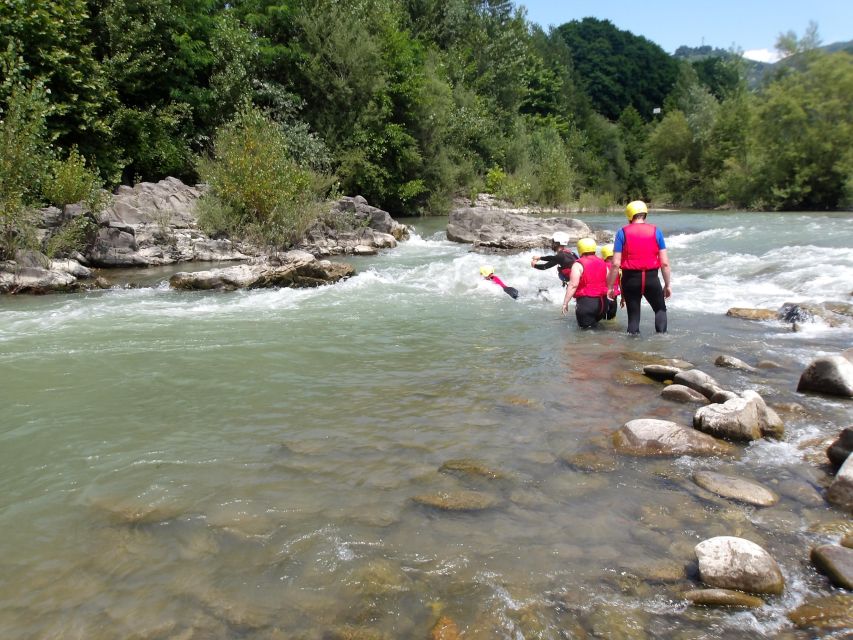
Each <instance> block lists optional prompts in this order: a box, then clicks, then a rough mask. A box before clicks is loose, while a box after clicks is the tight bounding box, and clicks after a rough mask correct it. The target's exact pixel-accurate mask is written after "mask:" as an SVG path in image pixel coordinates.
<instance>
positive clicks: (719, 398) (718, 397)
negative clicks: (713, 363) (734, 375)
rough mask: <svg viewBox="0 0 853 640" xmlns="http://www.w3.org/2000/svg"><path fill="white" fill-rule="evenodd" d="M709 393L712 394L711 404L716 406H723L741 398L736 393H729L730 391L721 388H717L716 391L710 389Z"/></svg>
mask: <svg viewBox="0 0 853 640" xmlns="http://www.w3.org/2000/svg"><path fill="white" fill-rule="evenodd" d="M708 391H709V392H710V393H711V402H714V403H716V404H723V403H724V402H726V401H727V400H731V399H733V398H739V397H740V396H739V395H738V394H736V393H735V392H734V391H729V390H728V389H721V388H719V387H717V388H716V389H709V390H708Z"/></svg>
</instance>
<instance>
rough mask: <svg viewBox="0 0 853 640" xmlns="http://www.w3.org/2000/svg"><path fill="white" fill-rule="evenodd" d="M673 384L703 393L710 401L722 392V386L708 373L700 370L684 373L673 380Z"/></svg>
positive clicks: (690, 370)
mask: <svg viewBox="0 0 853 640" xmlns="http://www.w3.org/2000/svg"><path fill="white" fill-rule="evenodd" d="M673 382H675V384H681V385H684V386H685V387H690V388H691V389H694V390H696V391H698V392H699V393H701V394H702V395H703V396H705V397H706V398H708V399H709V400H710V399H712V398H713V396H714V394H715V393H716V392H717V391H719V390H720V384H719V383H718V382H717V381H716V380H714V378H712V377H711V376H709V375H708V374H707V373H704V372H703V371H699V369H689V370H687V371H682V372H680V373H678V374H677V375H676V376H675V378H673Z"/></svg>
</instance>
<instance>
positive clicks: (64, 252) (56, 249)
mask: <svg viewBox="0 0 853 640" xmlns="http://www.w3.org/2000/svg"><path fill="white" fill-rule="evenodd" d="M97 233H98V223H97V222H95V220H94V219H93V218H92V217H91V216H89V215H80V216H76V217H74V218H72V219H71V220H70V221H68V222H66V223H65V224H64V225H62V227H60V228H59V230H57V231H56V233H54V234H53V235H52V236H51V237H50V238H49V239H48V241H47V244H46V248H45V253H46V254H47V255H48V256H49V257H51V258H64V257H67V256H69V255H71V254H72V253H74V252H75V251H83V250H84V249H86V247H88V246H89V245H90V244H91V243H92V241H93V240H94V238H95V235H96V234H97Z"/></svg>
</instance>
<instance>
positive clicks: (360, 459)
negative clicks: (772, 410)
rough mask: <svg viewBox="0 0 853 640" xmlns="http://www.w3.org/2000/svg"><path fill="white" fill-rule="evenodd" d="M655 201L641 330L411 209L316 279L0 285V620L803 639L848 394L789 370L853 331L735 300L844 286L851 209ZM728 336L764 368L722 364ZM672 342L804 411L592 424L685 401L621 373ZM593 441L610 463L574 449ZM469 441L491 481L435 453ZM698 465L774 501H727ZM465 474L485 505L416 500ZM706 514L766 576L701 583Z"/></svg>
mask: <svg viewBox="0 0 853 640" xmlns="http://www.w3.org/2000/svg"><path fill="white" fill-rule="evenodd" d="M584 220H585V221H586V222H588V223H589V224H590V225H592V226H593V227H595V228H604V229H612V230H615V229H616V228H617V227H618V226H619V225H620V224H621V223H622V218H621V216H617V215H607V216H604V215H602V216H586V217H584ZM653 221H654V222H655V223H658V224H659V225H660V226H661V228H663V229H664V232H665V234H666V237H667V242H668V246H669V249H670V257H671V261H672V264H673V291H674V294H673V298H672V299H671V301H670V304H669V309H670V311H669V318H670V319H669V328H670V331H669V333H668V334H667V335H665V336H656V335H655V334H654V332H653V326H652V314H651V313H650V310H649V308H648V306H644V310H643V321H642V326H641V330H642V332H643V335H642V336H641V337H640V338H638V339H636V338H629V337H628V336H627V335H626V334H625V333H624V330H625V316H624V311H623V312H620V315H619V316H618V318H617V320H616V321H614V322H612V323H606V326H603V327H602V328H600V329H597V330H593V331H581V330H579V329H578V328H577V327H576V326H575V323H574V318H573V311H572V315H571V316H570V317H569V318H568V319H566V318H561V317H560V313H559V305H560V300H561V297H562V290H561V289H560V287H559V282H558V280H557V278H556V274H555V273H553V272H542V271H535V270H533V269H531V268H530V267H529V260H530V256H531V255H533V253H534V252H532V251H531V252H526V253H522V254H518V255H491V256H483V255H478V254H476V253H473V252H471V251H470V247H467V246H464V245H458V244H454V243H451V242H448V241H447V240H446V239H445V238H444V233H443V230H444V225H445V224H446V219H425V220H412V221H407V222H409V223H411V224H412V225H413V226H414V229H415V233H414V235H413V237H412V239H411V240H409V241H407V242H404V243H401V244H400V246H399V247H398V248H396V249H394V250H391V251H388V252H385V253H383V254H381V255H379V256H374V257H370V258H359V259H356V260H355V261H354V264H355V266H356V268H357V270H358V274H357V275H356V276H355V277H353V278H351V279H350V280H348V281H346V282H344V283H341V284H338V285H334V286H328V287H322V288H319V289H310V290H287V289H282V290H265V291H251V292H234V293H185V292H175V291H170V290H169V289H168V287H167V286H166V285H165V281H166V278H167V274H166V272H162V271H156V270H149V271H145V272H142V273H141V274H139V275H137V276H136V280H138V281H139V282H141V283H142V284H143V286H142V287H136V288H125V287H117V288H116V289H113V290H108V291H105V292H93V293H83V294H78V295H68V296H66V295H53V296H45V297H12V298H4V299H2V300H0V364H2V371H3V380H2V385H0V405H2V407H3V414H2V415H3V419H2V422H0V531H2V553H0V637H2V638H10V639H11V638H57V639H58V638H62V639H70V638H80V639H83V638H86V639H88V640H98V639H102V638H103V639H107V638H110V639H111V638H145V639H159V638H185V639H189V638H252V639H254V638H305V639H314V638H424V637H428V636H429V630H430V628H431V627H432V625H433V624H434V623H435V621H436V620H437V619H438V618H439V616H448V617H449V618H451V619H452V620H453V621H454V622H455V624H456V625H457V626H458V628H459V630H460V631H462V637H464V638H507V639H510V638H511V639H514V640H515V639H521V638H584V637H608V638H685V639H686V638H719V637H731V638H756V637H758V638H775V637H780V636H781V637H790V638H808V637H814V635H813V633H810V632H805V631H798V630H795V629H794V628H793V626H792V625H791V624H790V623H789V622H788V621H787V618H786V616H785V614H786V612H788V611H790V610H791V609H793V608H795V607H796V606H798V605H799V604H802V603H803V602H805V601H807V600H808V599H810V598H812V597H816V596H821V595H827V594H829V593H831V592H832V590H831V588H830V587H829V584H828V582H827V580H826V578H824V577H823V576H821V575H820V574H818V573H817V572H816V571H815V570H814V569H813V568H812V567H811V565H810V563H809V560H808V550H809V547H810V546H812V545H814V544H818V543H824V542H832V541H837V540H838V538H839V537H840V535H841V532H843V531H845V530H849V529H845V527H848V528H849V526H850V523H849V520H848V519H847V518H845V516H844V514H842V513H841V512H840V511H838V510H836V509H834V508H832V507H830V506H828V505H827V503H826V502H825V501H824V498H823V494H824V491H825V488H826V486H827V484H828V482H829V479H830V478H831V476H829V475H828V469H827V467H826V466H825V465H822V464H821V462H820V453H821V451H822V450H823V447H824V446H825V442H824V441H825V440H826V439H827V438H830V437H833V436H835V435H836V434H837V433H838V431H840V429H841V428H843V427H844V426H847V425H849V424H851V423H853V420H851V418H853V412H851V403H850V401H844V400H840V399H835V400H833V399H830V398H821V397H818V396H808V395H802V394H797V393H796V391H795V389H796V385H797V380H798V378H799V375H800V373H801V372H802V370H803V368H804V367H805V366H806V364H807V363H808V362H809V361H810V360H811V359H812V358H813V357H816V356H818V355H822V354H827V353H837V352H838V351H840V350H843V349H845V348H848V347H850V346H851V343H853V340H852V339H851V338H853V332H851V331H850V330H848V329H840V328H835V329H831V328H828V327H826V326H824V325H822V324H819V323H815V324H805V325H804V326H803V330H802V331H800V332H792V331H791V330H790V328H789V327H788V326H787V325H782V324H780V323H754V322H748V321H743V320H736V319H732V318H728V317H725V315H724V314H725V311H726V310H727V309H728V308H729V307H735V306H746V307H767V308H777V307H778V306H780V305H781V304H782V303H784V302H786V301H804V300H808V301H812V302H816V301H823V300H841V301H849V295H850V290H851V286H852V285H851V283H853V250H851V248H853V220H851V217H850V215H849V214H784V215H783V214H770V213H766V214H765V213H750V214H746V213H726V214H720V213H715V214H713V215H708V214H698V213H693V214H682V213H670V214H657V215H655V216H654V220H653ZM537 253H539V252H537ZM486 263H488V264H492V265H493V266H494V267H495V270H496V273H497V274H498V275H499V276H500V277H501V278H502V279H503V280H504V281H505V282H506V283H507V284H510V285H512V286H515V287H516V288H518V289H519V290H520V291H521V296H520V297H519V299H518V300H517V301H514V300H512V299H510V298H509V297H508V296H506V295H505V294H504V293H503V292H502V291H501V290H500V289H498V288H497V287H495V286H494V285H493V284H491V283H489V282H487V281H484V280H482V279H481V278H480V276H479V274H478V269H479V267H480V265H482V264H486ZM719 354H730V355H734V356H737V357H739V358H741V359H743V360H746V361H747V362H749V363H751V364H756V363H757V362H758V361H760V360H771V361H773V362H775V363H777V364H778V365H779V366H778V367H776V368H770V369H762V370H761V371H760V372H759V373H757V374H747V373H741V372H737V371H733V370H728V369H725V370H724V369H719V368H717V367H715V366H714V365H713V361H714V359H715V358H716V356H717V355H719ZM660 358H680V359H684V360H688V361H690V362H692V363H694V364H695V365H696V366H697V367H699V368H700V369H702V370H704V371H705V372H707V373H709V374H711V375H713V376H714V377H716V378H717V379H718V380H719V381H720V383H721V384H722V385H723V386H726V387H728V388H732V389H735V390H742V389H746V388H752V389H756V390H757V391H758V392H759V393H761V394H762V395H763V396H764V397H765V399H766V400H767V401H768V403H769V404H770V405H771V406H774V405H777V406H779V405H781V406H784V403H791V402H796V403H799V404H800V405H802V406H803V407H804V409H805V411H804V412H799V413H798V412H790V411H787V412H783V413H782V417H783V419H784V420H785V422H786V435H785V437H784V440H783V441H781V442H776V441H769V440H763V441H759V442H756V443H753V444H751V445H749V446H745V447H741V455H740V456H738V457H736V458H732V459H711V460H707V459H704V460H697V459H690V458H686V457H685V458H679V459H675V460H671V459H631V458H617V457H616V456H614V455H613V454H612V453H610V452H608V451H607V449H606V447H607V438H608V436H609V435H610V434H611V433H612V432H613V431H614V430H615V429H618V428H619V427H620V426H621V425H622V424H623V423H624V422H626V421H627V420H630V419H633V418H639V417H658V418H664V419H671V420H675V421H678V422H681V423H683V424H690V423H691V416H692V411H693V408H692V407H686V406H683V405H676V404H670V403H667V402H666V401H664V400H661V399H660V396H659V391H660V388H659V385H657V384H656V383H654V384H648V383H646V382H645V381H644V379H643V377H642V376H641V375H639V374H638V373H637V372H638V371H640V370H641V367H642V364H643V363H644V362H648V361H650V360H654V359H660ZM586 452H598V454H597V455H598V456H599V458H600V459H607V460H612V464H601V465H600V467H599V468H596V469H595V470H592V471H590V470H589V469H584V468H579V467H577V466H573V465H572V464H570V463H567V461H566V460H567V459H568V460H571V456H572V455H575V454H580V453H586ZM602 452H603V453H602ZM459 459H466V460H470V461H474V462H476V463H477V464H479V465H480V466H481V467H487V468H488V469H491V470H493V471H494V473H492V474H485V475H482V474H480V475H478V474H477V473H465V472H462V471H456V472H454V471H451V470H448V469H447V468H445V469H444V470H441V468H442V465H444V464H445V463H447V462H448V461H452V460H459ZM697 469H715V470H718V471H723V472H731V473H734V474H736V475H741V476H743V477H746V478H751V479H754V480H757V481H759V482H762V483H764V484H766V485H767V486H768V487H770V488H772V489H773V490H774V491H776V492H777V493H779V494H780V496H781V500H780V502H779V503H778V504H777V505H776V506H773V507H769V508H766V509H756V508H753V507H745V506H743V505H741V504H737V503H733V502H729V501H726V500H723V499H721V498H717V497H715V496H712V495H711V494H708V493H705V492H704V491H703V490H700V489H699V488H698V487H696V486H695V485H693V483H692V481H691V480H690V476H691V474H692V473H693V472H694V471H695V470H697ZM463 490H465V491H468V490H473V491H477V492H479V493H481V494H484V495H486V496H488V497H490V498H491V499H492V500H494V502H495V506H493V507H492V508H490V509H487V510H484V511H479V512H462V513H449V512H444V511H440V510H435V509H431V508H429V507H424V506H422V505H420V504H418V503H416V502H415V501H413V499H412V498H413V497H415V496H419V495H424V494H437V493H439V492H457V491H463ZM715 535H737V536H740V537H745V538H747V539H750V540H753V541H754V542H757V543H758V544H761V545H762V546H763V547H764V548H765V549H767V550H768V551H769V552H770V553H771V554H772V555H773V556H774V557H775V558H776V559H777V561H778V562H779V564H780V566H781V568H782V572H783V574H784V576H785V579H786V590H785V593H784V595H782V596H780V597H770V598H767V600H766V604H765V606H763V607H761V608H759V609H755V610H751V611H733V610H720V609H704V608H697V607H690V606H688V605H687V604H686V603H685V602H684V601H683V600H682V599H681V598H680V597H679V596H680V594H681V593H682V592H683V591H685V590H686V589H689V588H695V587H696V586H698V585H699V582H698V577H697V571H696V566H695V563H696V559H695V554H694V552H693V548H694V546H695V545H696V544H697V543H699V542H700V541H702V540H704V539H706V538H708V537H712V536H715Z"/></svg>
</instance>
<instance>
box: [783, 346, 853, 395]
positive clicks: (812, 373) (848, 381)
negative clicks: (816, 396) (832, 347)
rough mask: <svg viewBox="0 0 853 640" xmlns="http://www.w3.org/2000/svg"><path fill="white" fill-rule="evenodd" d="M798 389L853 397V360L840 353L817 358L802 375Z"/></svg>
mask: <svg viewBox="0 0 853 640" xmlns="http://www.w3.org/2000/svg"><path fill="white" fill-rule="evenodd" d="M797 391H814V392H817V393H825V394H828V395H833V396H842V397H845V398H853V362H850V360H848V359H847V358H845V357H844V356H840V355H835V356H822V357H820V358H815V359H814V360H812V361H811V363H809V366H808V367H806V369H805V371H803V373H802V375H801V376H800V382H799V384H797Z"/></svg>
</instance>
